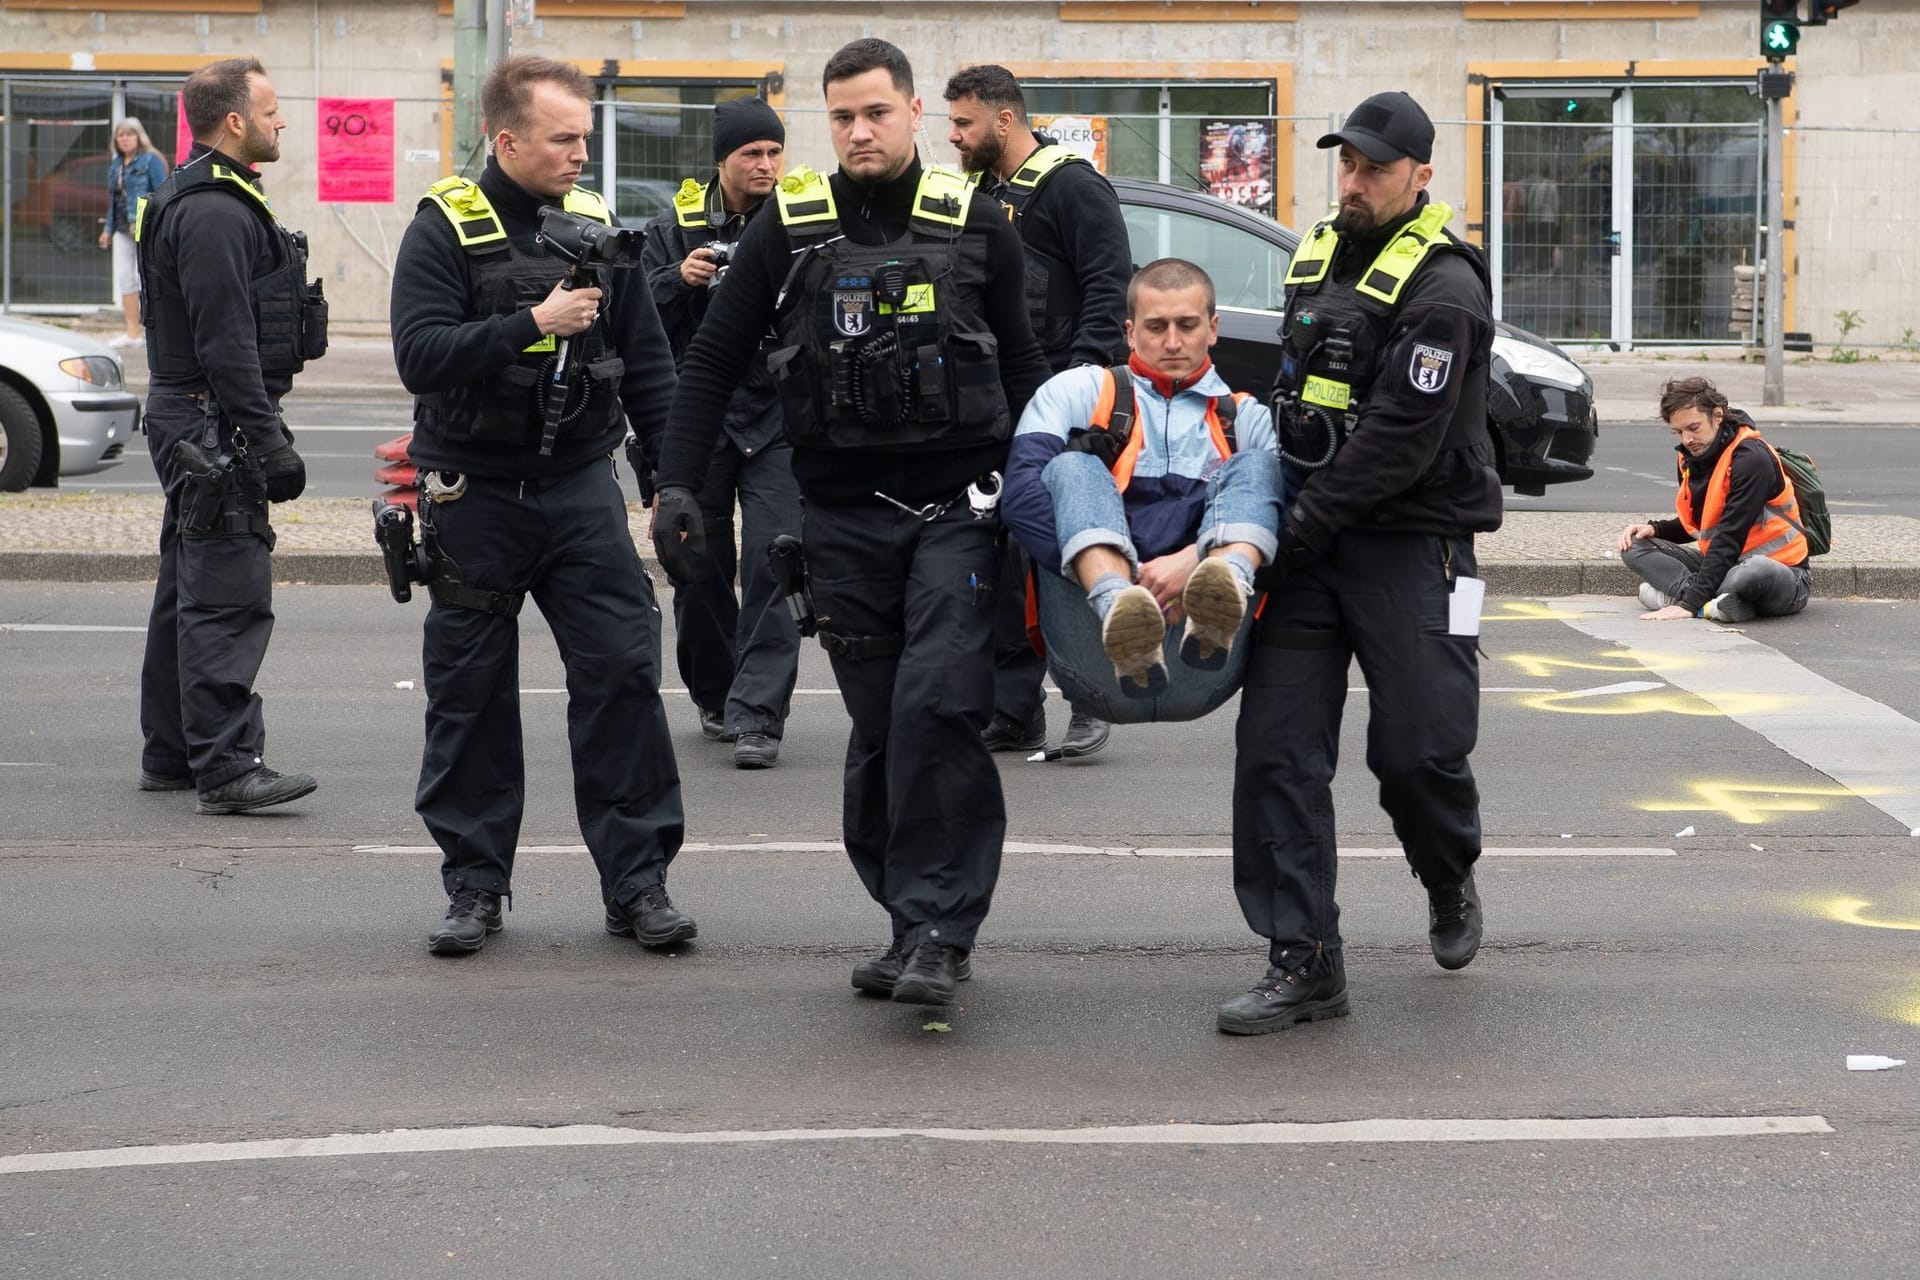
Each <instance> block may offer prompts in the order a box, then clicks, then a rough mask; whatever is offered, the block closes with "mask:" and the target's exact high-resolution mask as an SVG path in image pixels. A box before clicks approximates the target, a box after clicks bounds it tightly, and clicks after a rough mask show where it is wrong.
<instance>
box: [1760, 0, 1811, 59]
mask: <svg viewBox="0 0 1920 1280" xmlns="http://www.w3.org/2000/svg"><path fill="white" fill-rule="evenodd" d="M1808 2H1809V3H1810V4H1818V3H1819V0H1808ZM1799 46H1800V0H1760V56H1761V57H1763V58H1765V59H1766V60H1767V61H1768V62H1783V61H1785V60H1786V59H1787V58H1788V57H1790V56H1792V54H1793V51H1794V50H1795V49H1797V48H1799Z"/></svg>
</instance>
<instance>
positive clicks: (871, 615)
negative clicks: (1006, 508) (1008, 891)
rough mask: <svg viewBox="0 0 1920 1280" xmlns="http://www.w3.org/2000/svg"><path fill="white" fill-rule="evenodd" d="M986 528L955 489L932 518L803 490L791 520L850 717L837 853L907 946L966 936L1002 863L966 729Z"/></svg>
mask: <svg viewBox="0 0 1920 1280" xmlns="http://www.w3.org/2000/svg"><path fill="white" fill-rule="evenodd" d="M998 527H999V526H998V525H997V523H996V522H995V521H992V520H976V519H974V518H973V516H972V514H971V513H970V512H969V511H968V509H967V506H966V503H964V502H961V503H959V504H957V506H956V507H954V508H950V509H949V510H947V511H946V512H945V513H944V514H942V515H940V516H938V517H936V518H935V519H933V520H921V519H919V518H918V517H916V516H913V515H910V514H908V513H906V512H903V511H900V510H898V509H897V508H894V507H891V506H888V505H886V504H884V503H882V502H880V501H879V500H878V499H875V500H873V501H872V502H869V503H861V504H849V505H844V506H841V505H836V506H823V505H820V504H817V503H809V504H808V506H807V508H806V513H805V516H804V518H803V529H804V532H803V533H802V535H801V538H802V541H803V542H804V543H805V545H806V551H807V569H808V573H809V574H810V575H811V578H812V584H813V605H814V612H815V614H816V615H817V616H818V617H819V618H820V627H821V631H822V633H823V637H822V642H823V644H825V645H826V648H827V652H828V654H829V655H830V656H831V658H832V662H833V674H834V677H835V679H836V680H837V682H838V683H839V686H840V696H841V699H842V700H843V701H844V702H845V703H846V707H847V714H848V715H849V716H850V717H851V718H852V720H853V730H852V733H851V735H850V736H849V738H848V739H847V763H846V792H845V797H844V803H843V809H842V817H841V825H842V834H843V838H844V840H845V842H846V846H847V856H848V857H849V858H850V859H851V860H852V862H853V869H854V871H855V872H856V873H858V875H859V876H860V881H861V883H862V884H864V885H865V886H866V888H867V892H868V893H870V894H872V895H873V899H874V901H876V902H878V903H879V904H880V905H881V906H883V907H885V908H886V909H887V913H888V915H889V916H891V917H892V920H893V937H894V939H895V940H896V941H899V942H901V943H902V944H903V945H904V947H905V948H906V949H908V950H911V949H913V948H915V947H918V946H919V945H920V944H921V943H923V942H929V941H931V942H940V943H944V944H946V945H948V946H953V947H958V948H960V949H961V950H963V951H965V950H971V949H972V947H973V940H974V934H975V933H976V932H977V931H978V930H979V927H980V924H981V922H982V921H983V920H985V919H986V916H987V909H988V907H989V906H990V905H991V904H992V901H993V888H994V884H995V883H996V882H997V881H998V879H999V877H1000V851H1001V844H1002V842H1003V841H1004V839H1005V838H1006V832H1007V814H1006V801H1005V799H1004V798H1003V797H1002V795H1001V792H1000V774H999V771H998V770H997V769H996V768H995V767H994V763H993V757H992V756H991V755H990V754H989V753H988V751H987V747H986V744H985V743H984V742H982V741H981V739H980V731H981V730H982V729H984V728H985V727H986V724H987V717H988V715H989V714H990V713H991V711H992V707H993V613H994V591H993V583H994V580H995V576H996V571H997V569H998V567H999V556H998V553H997V551H996V548H995V534H996V531H997V529H998ZM842 638H844V640H845V642H846V645H847V646H850V649H849V650H848V651H843V652H836V651H835V650H836V648H841V647H842V645H841V644H840V640H841V639H842Z"/></svg>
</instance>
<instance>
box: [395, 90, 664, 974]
mask: <svg viewBox="0 0 1920 1280" xmlns="http://www.w3.org/2000/svg"><path fill="white" fill-rule="evenodd" d="M593 101H594V91H593V83H592V82H591V81H590V80H588V79H587V78H586V77H585V76H584V75H582V74H581V73H580V72H579V71H578V70H577V69H576V68H574V67H573V66H572V65H571V64H569V63H565V62H559V61H556V60H552V59H547V58H538V57H524V56H523V57H513V58H508V59H506V60H505V61H503V62H501V63H500V64H499V65H498V66H496V67H495V68H494V69H493V71H492V72H491V73H490V74H489V75H488V76H487V79H486V82H485V83H484V84H483V86H482V88H481V107H482V111H483V112H484V114H485V117H486V121H487V128H488V130H489V132H490V136H491V142H492V145H493V154H492V158H491V159H490V160H489V161H488V162H487V165H486V168H485V170H484V172H483V173H482V174H481V176H480V180H479V181H478V182H477V183H474V182H468V181H466V180H465V179H461V178H449V179H443V180H441V181H440V182H438V183H435V184H434V185H433V187H431V188H430V189H429V191H428V195H427V197H426V198H425V199H423V200H422V201H421V202H420V208H419V212H418V213H417V214H416V215H415V217H414V220H413V223H412V225H411V226H410V227H409V228H408V229H407V234H406V238H405V239H404V240H403V241H402V243H401V246H400V253H399V257H398V260H397V261H396V262H395V265H394V274H393V313H392V322H393V339H394V361H395V363H396V364H397V365H398V366H399V370H400V378H401V381H402V382H404V383H405V384H406V387H407V389H408V390H409V391H411V392H413V393H414V395H415V397H416V400H415V407H414V435H413V442H412V446H411V456H412V460H413V463H414V465H415V467H417V468H418V469H419V471H420V474H421V477H422V491H421V497H420V518H421V523H422V525H423V526H425V528H424V532H425V534H426V539H427V543H428V549H429V556H428V559H429V563H430V569H429V571H428V572H429V577H428V581H427V590H428V593H429V595H430V596H431V597H432V605H431V607H430V608H429V610H428V613H427V618H426V634H425V642H424V645H423V667H424V671H425V677H426V693H427V717H426V749H425V753H424V757H423V759H422V761H421V766H420V783H419V788H418V791H417V792H416V794H415V798H414V807H415V808H416V809H417V810H418V812H419V814H420V816H421V818H422V819H423V820H424V821H425V822H426V825H427V830H428V831H429V832H431V833H432V835H433V838H434V840H435V842H436V843H438V844H439V846H440V849H441V852H442V855H443V858H442V863H441V880H442V884H443V886H444V887H445V890H446V893H447V896H448V904H447V909H446V914H445V917H444V918H443V919H442V920H441V921H440V922H439V923H438V924H437V925H435V926H434V928H433V930H432V931H431V933H430V934H429V936H428V945H429V948H430V949H431V950H432V951H434V952H435V953H436V954H442V955H459V954H464V953H468V952H473V951H477V950H479V949H480V948H481V947H482V946H483V945H484V944H485V943H486V940H487V936H488V935H489V934H490V933H492V932H494V931H496V930H498V929H499V928H500V927H501V903H502V899H509V900H510V898H511V893H512V874H513V861H514V848H515V844H516V842H517V841H518V838H519V834H520V818H521V811H522V808H523V806H524V800H525V789H526V783H525V770H524V766H523V761H522V748H521V737H520V704H519V697H520V692H519V632H518V625H519V624H518V615H519V612H520V609H521V606H522V604H523V602H524V601H525V600H526V598H527V597H528V596H531V597H532V598H533V601H534V603H535V604H536V605H538V606H539V609H540V612H541V614H542V615H543V616H544V617H545V618H546V620H547V625H548V626H549V627H550V628H551V629H552V631H553V634H554V639H555V641H556V642H557V643H558V645H559V649H560V656H561V660H562V662H563V663H564V664H565V666H566V671H567V688H568V691H569V701H568V708H567V728H568V742H569V745H570V747H571V748H572V755H573V778H574V804H575V808H576V810H577V812H578V816H579V821H580V829H581V833H582V834H583V835H584V836H585V837H586V844H587V848H588V850H589V852H591V853H592V855H593V860H594V863H595V865H596V866H597V867H598V868H599V872H600V891H601V898H602V900H603V902H604V904H605V907H606V928H607V931H608V932H609V933H613V934H617V935H629V936H632V937H635V938H637V939H638V940H639V941H640V942H641V943H642V944H643V945H646V946H650V947H665V946H670V945H673V944H676V943H680V942H684V941H686V940H687V939H689V938H692V937H693V936H694V935H695V933H696V928H695V925H694V922H693V921H692V920H691V919H689V918H688V917H687V916H685V915H684V914H682V913H681V912H680V911H678V910H677V909H675V907H674V906H673V904H672V902H671V900H670V899H669V898H668V896H667V891H666V872H667V864H668V863H669V862H671V861H672V860H673V857H674V855H675V854H676V853H677V852H678V851H679V848H680V842H681V837H682V831H683V818H682V814H681V806H680V775H679V770H678V767H677V766H676V764H675V762H674V757H673V743H672V740H671V738H670V737H669V736H668V732H667V715H666V708H665V707H664V706H663V705H662V703H661V700H660V618H659V609H658V606H657V605H656V604H655V603H654V596H653V586H652V583H651V581H650V580H649V578H648V576H647V573H646V570H645V569H644V568H643V567H642V565H641V563H640V557H639V555H638V554H637V553H636V552H635V550H634V545H633V539H632V537H631V535H630V534H629V532H628V529H627V511H626V503H625V501H624V498H623V496H622V494H621V491H620V486H619V483H618V481H617V480H616V478H615V475H614V469H613V463H612V460H611V454H612V451H613V450H614V449H615V448H616V447H617V446H618V445H619V443H620V440H621V438H622V437H623V436H624V435H625V433H626V429H627V422H628V420H629V419H631V420H633V421H636V422H642V423H644V422H646V418H645V417H644V415H646V414H649V413H659V412H660V411H661V410H662V409H663V408H664V406H665V405H666V404H667V403H668V402H669V401H670V400H671V398H672V395H673V386H674V374H673V358H672V354H671V352H670V351H669V350H668V348H667V341H666V335H665V333H664V332H663V331H662V329H661V327H660V318H659V315H658V314H657V313H656V312H655V310H654V306H653V301H652V299H651V298H650V297H648V296H647V290H646V288H645V287H644V285H643V284H642V282H641V281H640V280H639V279H637V278H632V277H623V276H621V275H620V274H619V273H617V272H612V273H607V274H606V275H603V277H602V278H603V280H605V282H606V283H605V287H582V288H576V289H568V288H566V287H565V284H566V281H564V280H563V279H562V277H563V275H564V274H565V273H566V271H567V262H566V261H563V259H562V257H561V256H557V255H556V254H555V253H552V252H549V251H548V250H547V249H546V247H545V246H543V244H542V243H541V241H540V237H541V235H542V230H541V228H542V221H543V218H544V219H547V220H550V225H549V229H548V231H547V232H546V235H547V236H548V237H549V238H560V239H564V240H565V242H566V243H565V245H564V246H563V247H565V248H567V249H568V251H569V253H570V254H581V255H584V256H585V257H593V256H596V255H599V254H602V253H604V254H605V255H606V256H607V257H609V259H610V260H618V259H617V258H615V257H614V255H615V254H616V253H618V254H620V255H621V256H622V257H624V256H625V255H626V253H627V249H626V248H623V246H626V245H627V242H628V241H631V242H633V243H631V245H630V257H631V263H632V264H633V265H637V264H638V261H639V245H638V243H637V242H638V240H639V238H640V237H639V233H638V232H616V231H614V230H613V229H612V227H611V223H612V218H611V215H610V214H609V213H608V211H607V208H606V205H605V203H604V202H603V201H602V200H601V199H600V198H599V197H598V196H596V195H594V194H593V193H591V192H588V191H586V190H584V189H582V188H580V187H578V186H577V185H576V183H577V181H578V179H579V177H580V172H581V169H582V168H583V167H584V166H585V164H586V163H587V157H588V150H587V139H588V136H589V134H591V132H592V129H593V120H594V110H593ZM556 206H557V208H556ZM562 211H564V212H562ZM569 215H571V216H569Z"/></svg>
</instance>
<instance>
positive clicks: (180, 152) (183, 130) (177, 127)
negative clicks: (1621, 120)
mask: <svg viewBox="0 0 1920 1280" xmlns="http://www.w3.org/2000/svg"><path fill="white" fill-rule="evenodd" d="M173 110H174V116H175V120H174V133H173V163H174V164H175V165H183V164H185V163H186V162H187V152H189V151H191V150H193V131H192V130H190V129H188V128H187V98H186V95H185V94H180V93H176V94H174V95H173ZM1782 261H1785V259H1782Z"/></svg>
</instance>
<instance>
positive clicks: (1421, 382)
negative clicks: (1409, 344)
mask: <svg viewBox="0 0 1920 1280" xmlns="http://www.w3.org/2000/svg"><path fill="white" fill-rule="evenodd" d="M1452 372H1453V352H1451V351H1448V350H1446V349H1445V348H1443V347H1429V346H1427V345H1426V344H1424V343H1419V342H1416V343H1414V344H1413V361H1412V363H1410V364H1409V365H1408V366H1407V377H1409V378H1411V379H1412V380H1413V385H1414V386H1415V387H1417V388H1419V389H1420V390H1422V391H1424V392H1426V393H1427V394H1428V395H1436V394H1438V393H1439V392H1440V390H1441V389H1442V388H1444V387H1445V386H1446V385H1447V375H1448V374H1450V373H1452Z"/></svg>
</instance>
